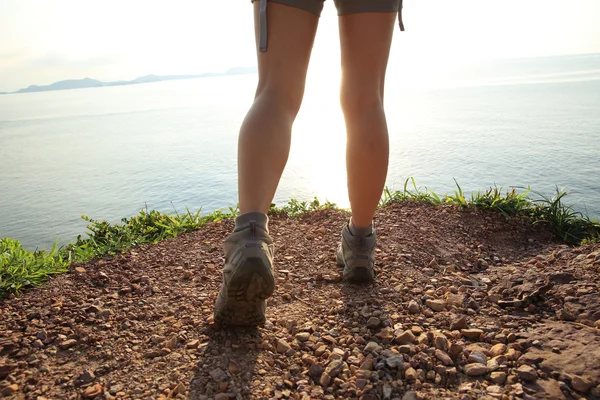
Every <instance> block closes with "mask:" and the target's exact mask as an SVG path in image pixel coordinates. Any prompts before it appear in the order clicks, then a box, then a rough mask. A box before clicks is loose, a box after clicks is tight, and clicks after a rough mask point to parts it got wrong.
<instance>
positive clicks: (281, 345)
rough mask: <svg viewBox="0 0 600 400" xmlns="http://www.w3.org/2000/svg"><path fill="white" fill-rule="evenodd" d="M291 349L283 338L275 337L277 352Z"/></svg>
mask: <svg viewBox="0 0 600 400" xmlns="http://www.w3.org/2000/svg"><path fill="white" fill-rule="evenodd" d="M290 349H291V346H290V345H289V344H288V343H287V342H286V341H285V340H283V339H277V352H278V353H287V351H288V350H290Z"/></svg>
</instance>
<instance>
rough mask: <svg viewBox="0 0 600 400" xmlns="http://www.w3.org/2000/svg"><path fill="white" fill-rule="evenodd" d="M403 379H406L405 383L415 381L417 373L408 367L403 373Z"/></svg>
mask: <svg viewBox="0 0 600 400" xmlns="http://www.w3.org/2000/svg"><path fill="white" fill-rule="evenodd" d="M404 379H406V380H407V381H415V380H417V371H416V370H415V369H414V368H413V367H409V368H408V369H407V370H406V371H405V372H404Z"/></svg>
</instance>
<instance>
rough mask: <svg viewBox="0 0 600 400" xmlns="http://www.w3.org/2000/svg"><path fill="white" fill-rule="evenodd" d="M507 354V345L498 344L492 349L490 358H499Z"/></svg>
mask: <svg viewBox="0 0 600 400" xmlns="http://www.w3.org/2000/svg"><path fill="white" fill-rule="evenodd" d="M505 352H506V345H505V344H503V343H498V344H495V345H494V346H492V348H491V349H490V357H497V356H499V355H502V354H504V353H505Z"/></svg>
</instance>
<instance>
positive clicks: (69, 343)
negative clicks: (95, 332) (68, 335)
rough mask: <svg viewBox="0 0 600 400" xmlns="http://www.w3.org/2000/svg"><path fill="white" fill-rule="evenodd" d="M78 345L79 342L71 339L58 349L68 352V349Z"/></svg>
mask: <svg viewBox="0 0 600 400" xmlns="http://www.w3.org/2000/svg"><path fill="white" fill-rule="evenodd" d="M76 344H77V340H75V339H69V340H65V341H64V342H62V343H61V344H59V345H58V347H59V348H60V349H61V350H67V349H70V348H71V347H73V346H75V345H76Z"/></svg>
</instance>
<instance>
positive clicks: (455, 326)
mask: <svg viewBox="0 0 600 400" xmlns="http://www.w3.org/2000/svg"><path fill="white" fill-rule="evenodd" d="M468 326H469V325H468V324H467V317H466V316H464V315H462V316H460V317H458V318H456V319H454V320H452V322H450V330H451V331H456V330H461V329H466V328H467V327H468Z"/></svg>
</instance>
